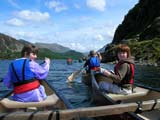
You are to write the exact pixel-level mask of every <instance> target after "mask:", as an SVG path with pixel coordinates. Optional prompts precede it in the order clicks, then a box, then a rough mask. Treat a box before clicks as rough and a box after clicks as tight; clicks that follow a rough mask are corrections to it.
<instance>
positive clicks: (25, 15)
mask: <svg viewBox="0 0 160 120" xmlns="http://www.w3.org/2000/svg"><path fill="white" fill-rule="evenodd" d="M16 16H17V17H19V18H21V19H24V20H31V21H37V22H38V21H39V22H41V21H46V20H48V19H49V18H50V15H49V13H48V12H44V13H41V12H39V11H30V10H22V11H20V12H16Z"/></svg>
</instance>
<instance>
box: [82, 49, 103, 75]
mask: <svg viewBox="0 0 160 120" xmlns="http://www.w3.org/2000/svg"><path fill="white" fill-rule="evenodd" d="M101 59H102V56H101V54H100V53H99V52H95V51H94V50H91V51H90V53H89V59H88V60H87V61H86V62H85V64H84V66H83V67H87V73H90V71H91V70H94V71H99V70H100V62H101Z"/></svg>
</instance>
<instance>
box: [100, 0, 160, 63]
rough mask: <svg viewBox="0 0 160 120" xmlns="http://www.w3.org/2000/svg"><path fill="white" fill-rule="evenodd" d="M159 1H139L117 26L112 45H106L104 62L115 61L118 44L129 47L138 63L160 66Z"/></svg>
mask: <svg viewBox="0 0 160 120" xmlns="http://www.w3.org/2000/svg"><path fill="white" fill-rule="evenodd" d="M159 8H160V0H139V3H138V4H136V5H135V6H134V7H133V8H132V9H131V10H129V12H128V14H127V15H126V16H125V17H124V20H123V21H122V23H121V24H119V25H118V27H117V29H116V31H115V34H114V37H113V41H112V43H110V44H108V45H106V48H105V52H104V53H103V56H104V58H105V60H104V61H105V62H109V61H113V60H115V54H114V50H115V49H114V48H115V47H116V45H117V44H119V43H126V44H128V45H129V46H130V48H131V52H132V55H133V56H134V57H135V60H136V61H138V62H147V63H148V64H158V65H160V10H159Z"/></svg>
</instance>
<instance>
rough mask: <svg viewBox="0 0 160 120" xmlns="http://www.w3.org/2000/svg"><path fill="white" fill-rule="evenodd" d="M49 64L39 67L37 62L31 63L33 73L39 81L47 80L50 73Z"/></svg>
mask: <svg viewBox="0 0 160 120" xmlns="http://www.w3.org/2000/svg"><path fill="white" fill-rule="evenodd" d="M49 67H50V66H49V64H47V63H44V64H43V65H39V64H38V63H36V62H35V61H31V62H30V68H31V71H32V72H34V74H35V76H36V78H37V79H45V78H46V77H47V75H48V72H49Z"/></svg>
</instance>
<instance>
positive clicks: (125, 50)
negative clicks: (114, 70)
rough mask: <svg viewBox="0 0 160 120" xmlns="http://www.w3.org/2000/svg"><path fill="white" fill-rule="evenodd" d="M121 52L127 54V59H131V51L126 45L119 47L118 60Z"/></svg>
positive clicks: (117, 51) (117, 50)
mask: <svg viewBox="0 0 160 120" xmlns="http://www.w3.org/2000/svg"><path fill="white" fill-rule="evenodd" d="M119 52H127V58H128V57H131V50H130V48H129V46H128V45H126V44H119V45H118V46H117V49H116V57H117V59H118V56H117V55H118V53H119Z"/></svg>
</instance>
